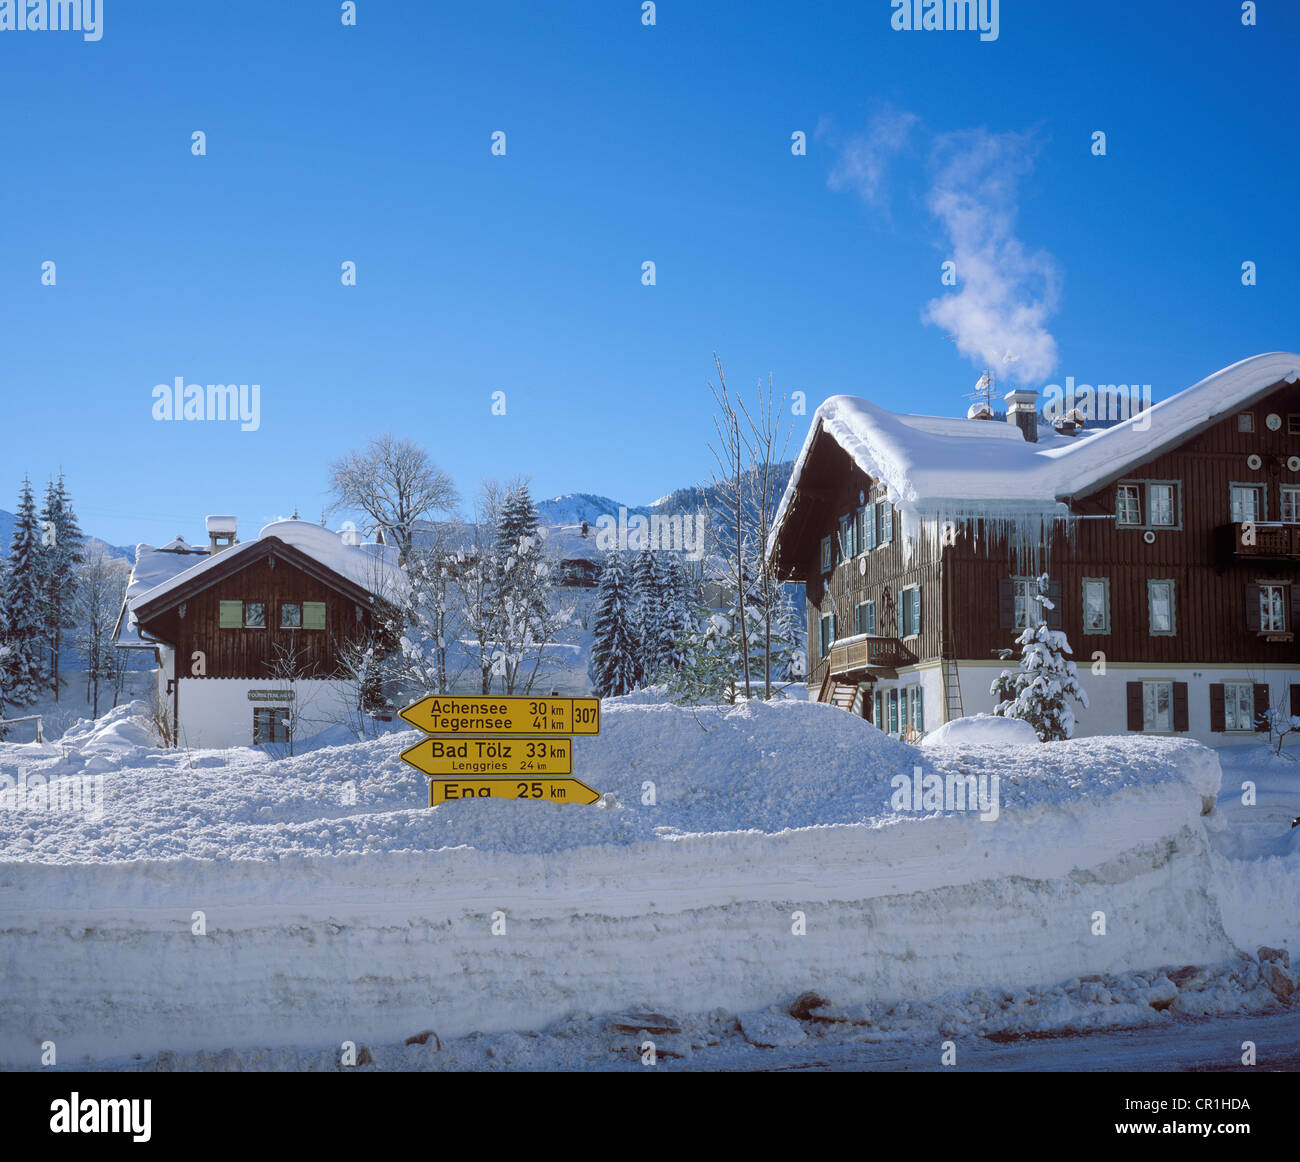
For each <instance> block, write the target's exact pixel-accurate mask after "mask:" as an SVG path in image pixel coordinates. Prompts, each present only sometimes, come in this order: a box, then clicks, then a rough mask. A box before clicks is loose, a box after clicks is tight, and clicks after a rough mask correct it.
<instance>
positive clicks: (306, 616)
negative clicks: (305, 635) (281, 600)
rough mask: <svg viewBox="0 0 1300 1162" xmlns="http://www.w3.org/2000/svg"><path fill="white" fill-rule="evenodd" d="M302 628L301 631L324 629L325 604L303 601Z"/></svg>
mask: <svg viewBox="0 0 1300 1162" xmlns="http://www.w3.org/2000/svg"><path fill="white" fill-rule="evenodd" d="M302 628H303V629H324V628H325V602H323V601H304V602H303V603H302Z"/></svg>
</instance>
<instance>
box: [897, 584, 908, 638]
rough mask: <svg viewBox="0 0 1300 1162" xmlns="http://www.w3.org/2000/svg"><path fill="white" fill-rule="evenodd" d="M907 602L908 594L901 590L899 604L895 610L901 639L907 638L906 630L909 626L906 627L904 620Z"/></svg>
mask: <svg viewBox="0 0 1300 1162" xmlns="http://www.w3.org/2000/svg"><path fill="white" fill-rule="evenodd" d="M906 600H907V594H906V593H905V592H904V591H903V590H902V589H900V590H899V591H898V602H897V604H896V607H895V610H894V612H895V614H897V617H896V619H895V620H896V621H897V622H898V636H899V637H905V636H906V633H905V630H906V628H907V626H906V623H905V621H904V620H903V609H904V605H903V603H904V602H905V601H906Z"/></svg>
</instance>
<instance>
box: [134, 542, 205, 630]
mask: <svg viewBox="0 0 1300 1162" xmlns="http://www.w3.org/2000/svg"><path fill="white" fill-rule="evenodd" d="M207 556H208V550H207V547H206V546H203V547H199V546H197V545H187V544H186V543H185V540H184V538H183V537H180V536H177V537H176V538H174V539H173V540H171V541H168V542H167V544H165V545H163V547H162V548H160V549H155V548H154V547H153V545H143V544H141V545H136V547H135V566H134V567H133V568H132V570H131V578H130V580H129V581H128V582H127V585H126V597H125V600H124V601H123V603H122V611H121V613H119V614H118V618H117V630H116V633H115V634H114V638H113V640H114V642H115V643H116V644H117V645H119V646H121V647H122V648H123V649H152V648H153V643H152V642H147V641H145V640H144V639H143V638H141V637H140V634H139V628H138V626H137V625H136V621H135V607H136V605H138V604H139V602H140V599H141V598H142V597H143V596H144V595H145V594H146V593H148V592H149V591H150V590H151V589H153V588H154V587H155V586H156V585H161V584H162V583H163V582H165V581H169V580H171V578H173V577H175V576H176V575H177V574H178V573H183V572H184V571H185V570H187V569H189V568H190V567H191V566H192V565H194V563H195V562H196V561H200V560H206V559H207Z"/></svg>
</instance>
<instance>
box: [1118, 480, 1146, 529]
mask: <svg viewBox="0 0 1300 1162" xmlns="http://www.w3.org/2000/svg"><path fill="white" fill-rule="evenodd" d="M1115 519H1116V523H1118V524H1122V525H1140V524H1141V523H1142V490H1141V488H1140V487H1139V486H1138V485H1136V484H1121V485H1119V487H1118V488H1117V489H1116V490H1115Z"/></svg>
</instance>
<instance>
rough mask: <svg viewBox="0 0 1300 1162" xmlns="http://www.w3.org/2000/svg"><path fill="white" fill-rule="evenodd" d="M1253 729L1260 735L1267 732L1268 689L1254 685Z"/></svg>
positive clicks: (1257, 684) (1260, 685)
mask: <svg viewBox="0 0 1300 1162" xmlns="http://www.w3.org/2000/svg"><path fill="white" fill-rule="evenodd" d="M1255 729H1256V730H1257V731H1259V732H1260V733H1261V734H1262V733H1265V732H1266V731H1267V730H1268V687H1267V686H1265V685H1264V684H1263V683H1262V682H1256V683H1255Z"/></svg>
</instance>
